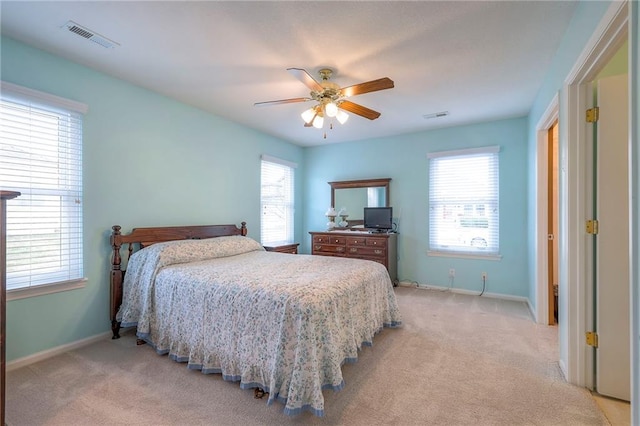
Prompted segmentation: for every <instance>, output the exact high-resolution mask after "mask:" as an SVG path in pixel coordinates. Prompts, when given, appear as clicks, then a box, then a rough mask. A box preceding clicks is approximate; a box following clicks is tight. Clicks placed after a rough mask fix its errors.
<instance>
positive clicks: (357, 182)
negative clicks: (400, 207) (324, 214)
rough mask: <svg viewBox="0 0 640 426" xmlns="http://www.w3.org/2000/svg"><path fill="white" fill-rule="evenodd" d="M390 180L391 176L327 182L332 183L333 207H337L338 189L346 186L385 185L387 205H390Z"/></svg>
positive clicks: (368, 186) (367, 186) (366, 186)
mask: <svg viewBox="0 0 640 426" xmlns="http://www.w3.org/2000/svg"><path fill="white" fill-rule="evenodd" d="M389 182H391V178H379V179H361V180H339V181H335V182H327V183H328V184H329V185H331V207H333V208H335V207H336V206H335V201H336V189H346V188H370V187H376V188H377V187H383V188H384V190H385V200H384V201H385V205H384V207H389V192H390V191H389Z"/></svg>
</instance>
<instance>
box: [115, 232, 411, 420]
mask: <svg viewBox="0 0 640 426" xmlns="http://www.w3.org/2000/svg"><path fill="white" fill-rule="evenodd" d="M246 235H247V229H246V224H245V223H244V222H243V223H242V225H241V227H240V228H238V227H236V225H211V226H184V227H164V228H137V229H133V230H132V231H131V233H130V234H126V235H125V234H122V233H121V227H120V226H117V225H116V226H113V227H112V234H111V246H112V249H113V250H112V253H111V320H112V323H111V324H112V331H113V338H114V339H115V338H118V337H119V330H120V327H132V326H133V327H136V334H137V337H138V338H139V339H142V340H143V341H144V342H146V343H148V344H149V345H151V346H152V347H153V348H154V349H155V350H156V352H157V353H159V354H166V355H168V356H169V358H171V359H173V360H175V361H178V362H184V363H187V366H188V368H190V369H197V370H200V371H202V372H203V373H205V374H210V373H216V374H221V375H222V377H223V379H224V380H228V381H234V382H240V387H241V388H243V389H251V388H260V389H263V390H264V391H265V392H267V393H268V395H269V396H268V400H267V403H268V404H271V403H273V402H274V401H279V402H281V403H283V404H284V412H285V414H288V415H294V414H298V413H301V412H303V411H310V412H312V413H313V414H315V415H317V416H323V415H324V398H323V395H322V391H323V390H325V389H333V390H340V389H341V388H342V387H343V386H344V385H345V383H344V380H343V377H342V370H341V366H342V364H344V363H345V362H355V361H356V360H357V357H358V351H359V350H360V349H361V348H362V346H363V345H371V344H372V342H373V337H374V335H375V334H376V333H378V332H379V331H380V330H381V329H382V328H383V327H392V328H393V327H397V326H399V325H400V324H401V319H400V313H399V310H398V305H397V302H396V298H395V294H394V290H393V284H392V282H391V280H390V278H389V274H388V272H387V270H386V268H385V267H384V266H383V265H381V264H378V263H376V262H372V261H366V260H359V259H347V258H334V257H325V256H311V255H292V254H285V253H278V252H268V251H266V250H264V248H263V247H262V246H261V245H260V244H259V243H258V242H256V241H255V240H253V239H251V238H249V237H247V236H246ZM125 245H128V254H127V255H126V259H125V260H127V272H126V274H125V271H124V269H123V268H122V262H123V258H122V255H121V253H120V252H121V248H122V247H123V246H125Z"/></svg>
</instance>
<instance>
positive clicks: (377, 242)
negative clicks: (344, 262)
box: [309, 231, 398, 285]
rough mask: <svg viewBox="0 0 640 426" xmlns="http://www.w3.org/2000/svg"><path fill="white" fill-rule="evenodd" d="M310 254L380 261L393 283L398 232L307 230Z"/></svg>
mask: <svg viewBox="0 0 640 426" xmlns="http://www.w3.org/2000/svg"><path fill="white" fill-rule="evenodd" d="M309 234H311V254H316V255H321V256H339V257H352V258H357V259H367V260H373V261H376V262H378V263H382V264H383V265H384V266H385V267H386V268H387V270H388V271H389V277H391V281H392V282H393V283H394V285H395V284H396V283H397V282H398V249H397V247H398V234H370V233H368V232H354V231H344V232H340V231H325V232H309Z"/></svg>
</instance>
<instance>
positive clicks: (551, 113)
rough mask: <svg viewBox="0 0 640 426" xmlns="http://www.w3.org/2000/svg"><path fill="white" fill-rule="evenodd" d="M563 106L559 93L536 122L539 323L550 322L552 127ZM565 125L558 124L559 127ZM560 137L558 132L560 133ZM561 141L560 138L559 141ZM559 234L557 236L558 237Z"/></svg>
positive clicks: (537, 291)
mask: <svg viewBox="0 0 640 426" xmlns="http://www.w3.org/2000/svg"><path fill="white" fill-rule="evenodd" d="M559 113H560V105H559V102H558V94H557V93H556V94H555V95H554V96H553V99H552V100H551V102H550V103H549V105H548V106H547V109H546V110H545V112H544V113H543V114H542V116H541V118H540V120H539V121H538V124H537V125H536V133H537V148H536V152H537V159H536V163H537V167H536V175H537V176H536V181H537V183H536V187H537V193H536V210H537V212H536V232H535V234H536V257H537V261H536V264H537V267H536V268H535V271H534V282H535V283H537V286H536V321H537V322H538V324H544V325H549V324H550V322H549V315H550V313H549V268H550V267H551V266H550V265H549V249H548V243H549V241H548V233H549V231H548V230H549V220H548V216H549V215H548V213H547V212H548V211H549V195H548V192H549V191H548V188H549V129H550V128H551V126H553V123H555V122H556V121H558V122H559ZM561 127H562V126H561V125H560V124H559V128H561ZM558 139H559V133H558ZM557 142H559V141H557ZM558 237H559V236H556V238H558Z"/></svg>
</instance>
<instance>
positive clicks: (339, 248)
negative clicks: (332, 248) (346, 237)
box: [336, 247, 344, 252]
mask: <svg viewBox="0 0 640 426" xmlns="http://www.w3.org/2000/svg"><path fill="white" fill-rule="evenodd" d="M336 251H340V252H343V251H344V247H338V248H337V249H336Z"/></svg>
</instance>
